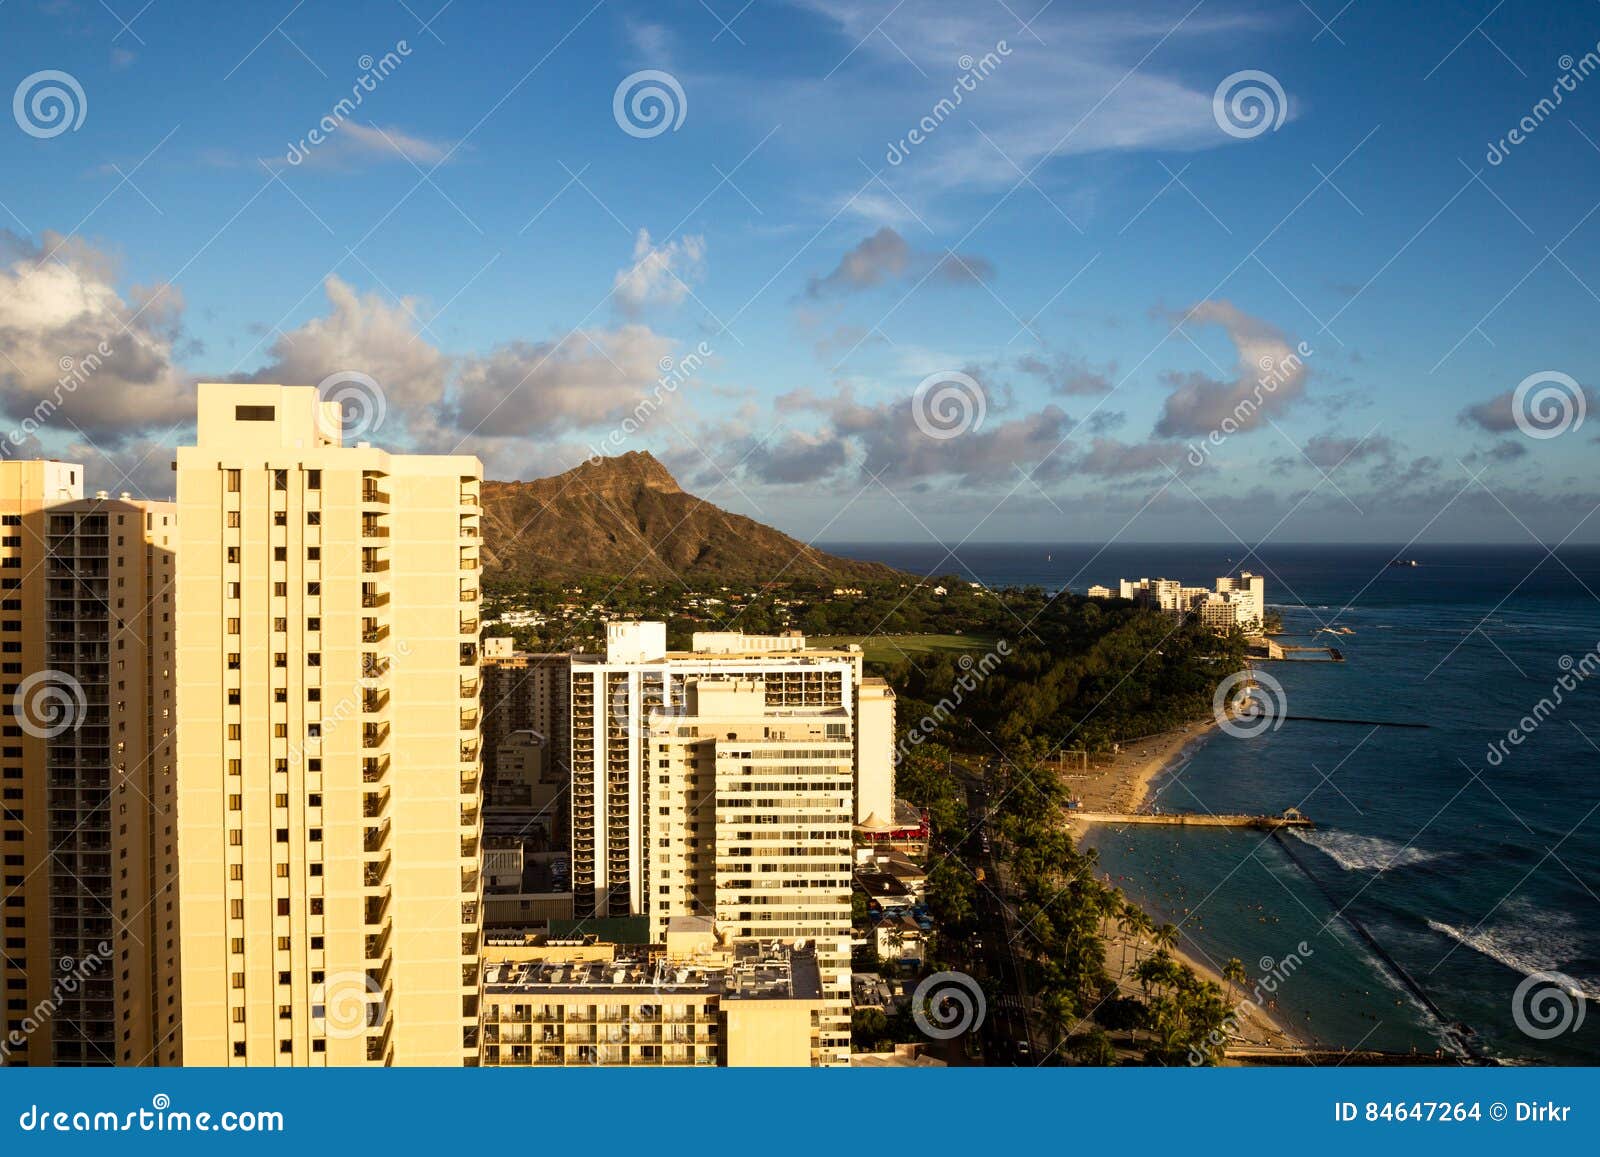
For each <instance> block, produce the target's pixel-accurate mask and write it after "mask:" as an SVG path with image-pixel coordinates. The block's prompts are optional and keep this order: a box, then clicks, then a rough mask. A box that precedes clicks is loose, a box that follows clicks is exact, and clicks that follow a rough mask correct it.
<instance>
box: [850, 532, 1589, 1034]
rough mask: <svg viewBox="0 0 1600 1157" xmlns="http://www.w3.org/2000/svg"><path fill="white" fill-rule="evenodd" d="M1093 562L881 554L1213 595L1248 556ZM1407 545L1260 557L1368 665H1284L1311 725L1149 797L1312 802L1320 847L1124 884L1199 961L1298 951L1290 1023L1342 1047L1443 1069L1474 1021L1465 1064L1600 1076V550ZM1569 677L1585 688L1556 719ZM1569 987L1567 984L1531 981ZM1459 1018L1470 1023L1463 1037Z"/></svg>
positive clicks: (1260, 958)
mask: <svg viewBox="0 0 1600 1157" xmlns="http://www.w3.org/2000/svg"><path fill="white" fill-rule="evenodd" d="M836 549H845V550H848V549H852V548H836ZM854 549H856V550H857V553H866V552H862V551H860V550H859V548H854ZM1097 549H1098V548H1095V547H1084V546H1048V545H1045V546H1035V545H1032V544H1029V545H1025V546H1012V547H996V546H986V547H975V548H963V549H962V550H961V551H960V555H961V563H960V564H958V563H956V562H954V561H950V560H946V561H944V562H942V563H939V562H938V560H939V556H940V555H941V554H942V553H943V552H942V550H940V549H938V548H932V549H930V548H923V547H918V548H911V547H906V548H877V549H875V550H873V551H872V552H870V553H871V555H872V557H876V558H880V559H882V560H883V561H886V562H890V563H893V564H895V565H899V566H904V567H907V569H917V567H918V564H919V563H920V564H921V566H922V567H924V568H927V569H931V570H933V571H934V572H936V573H950V572H952V571H966V573H968V574H969V575H970V576H972V577H976V578H979V579H981V580H982V581H984V582H986V583H989V584H991V585H1005V584H1011V583H1021V582H1028V583H1038V584H1039V585H1043V586H1046V587H1049V588H1052V589H1054V588H1059V587H1060V586H1062V585H1070V586H1071V587H1072V588H1073V589H1076V590H1080V591H1081V590H1082V589H1083V588H1084V587H1086V586H1087V585H1089V584H1090V583H1094V582H1105V583H1113V582H1114V580H1115V579H1117V578H1119V577H1141V576H1145V575H1148V576H1151V577H1155V576H1157V575H1161V576H1164V577H1172V578H1180V579H1183V580H1185V581H1188V582H1193V583H1196V584H1201V583H1208V582H1209V580H1210V579H1211V578H1212V577H1214V576H1215V575H1218V574H1223V573H1226V572H1227V571H1228V570H1229V569H1230V561H1229V556H1230V555H1232V556H1233V560H1234V561H1233V562H1232V564H1231V565H1232V567H1233V568H1234V569H1237V565H1238V562H1237V560H1238V558H1239V557H1240V556H1242V555H1243V553H1244V552H1243V550H1242V549H1240V548H1231V549H1230V548H1208V547H1195V546H1173V547H1166V548H1163V547H1151V546H1132V547H1124V546H1114V547H1110V548H1107V549H1106V550H1105V551H1104V552H1103V553H1102V554H1101V555H1100V556H1099V558H1097V559H1095V560H1094V561H1093V562H1092V563H1091V562H1090V561H1089V560H1090V558H1091V556H1093V555H1094V553H1095V551H1096V550H1097ZM1394 553H1395V549H1394V548H1381V547H1269V548H1263V549H1262V551H1261V553H1260V555H1259V556H1258V557H1257V558H1255V559H1252V560H1250V562H1249V563H1248V564H1247V565H1250V566H1252V567H1253V568H1254V569H1257V570H1262V571H1265V573H1266V574H1267V576H1268V589H1267V598H1268V603H1269V605H1271V606H1274V607H1276V608H1278V609H1279V610H1280V611H1281V613H1282V614H1283V618H1284V625H1285V629H1286V631H1287V632H1288V634H1289V637H1286V638H1284V639H1283V640H1282V641H1284V642H1287V643H1291V644H1304V645H1311V644H1319V643H1326V642H1328V641H1330V640H1331V641H1334V642H1335V644H1336V645H1337V646H1338V647H1339V648H1340V650H1341V651H1342V652H1343V653H1344V655H1345V657H1346V660H1347V661H1346V662H1344V663H1339V664H1335V663H1307V662H1302V663H1273V664H1269V665H1267V666H1266V667H1265V671H1266V673H1267V674H1270V675H1271V676H1273V677H1274V678H1276V679H1277V680H1279V682H1280V683H1281V685H1282V687H1283V700H1284V702H1285V704H1286V714H1287V715H1288V716H1289V718H1287V719H1286V720H1285V721H1283V722H1282V723H1281V726H1279V727H1278V729H1276V730H1270V731H1267V732H1265V733H1263V734H1261V735H1259V736H1256V737H1254V738H1247V739H1241V738H1234V737H1231V736H1228V735H1222V734H1219V735H1217V736H1216V737H1215V738H1213V739H1212V740H1210V741H1208V742H1207V743H1206V744H1204V745H1202V746H1201V747H1200V748H1199V749H1198V750H1197V751H1196V752H1194V753H1193V755H1192V758H1191V759H1190V760H1189V761H1188V762H1187V763H1185V764H1184V765H1182V766H1181V767H1179V768H1177V769H1175V770H1173V771H1172V772H1170V773H1169V774H1167V775H1164V776H1163V777H1161V778H1160V779H1158V780H1157V782H1156V783H1155V784H1154V785H1153V788H1154V791H1155V793H1156V798H1155V800H1154V802H1156V803H1157V804H1159V806H1161V807H1162V808H1164V809H1166V810H1173V811H1191V810H1192V811H1203V810H1204V811H1213V812H1277V811H1281V810H1282V809H1283V808H1285V807H1288V806H1299V807H1301V808H1303V810H1305V811H1306V812H1307V813H1309V814H1310V815H1311V817H1312V818H1313V819H1314V820H1315V821H1316V824H1317V828H1316V830H1315V831H1312V832H1308V833H1303V834H1300V833H1290V834H1285V835H1283V836H1281V837H1280V836H1266V835H1263V834H1262V833H1258V832H1250V831H1244V830H1226V829H1210V830H1208V829H1178V828H1159V827H1144V828H1129V829H1122V830H1105V831H1100V832H1097V833H1095V834H1094V835H1093V837H1092V840H1093V844H1094V846H1096V847H1097V848H1098V849H1099V853H1100V857H1101V863H1102V866H1103V867H1104V869H1105V871H1106V872H1108V873H1109V874H1110V875H1111V876H1112V877H1113V879H1114V880H1115V881H1116V882H1117V883H1118V884H1119V886H1121V887H1123V888H1124V889H1125V890H1126V891H1127V892H1128V893H1129V894H1130V895H1132V896H1134V897H1135V898H1137V899H1139V900H1140V901H1142V902H1144V903H1145V904H1146V905H1147V906H1148V907H1150V908H1151V909H1153V910H1154V912H1155V913H1157V914H1159V915H1160V916H1161V917H1163V918H1165V919H1168V920H1171V921H1172V922H1173V923H1176V924H1178V925H1179V927H1180V929H1181V932H1182V936H1183V943H1184V947H1185V948H1186V949H1187V950H1189V951H1191V952H1194V953H1196V954H1197V955H1200V956H1203V957H1205V958H1207V959H1209V960H1211V961H1212V962H1214V963H1216V964H1218V965H1220V964H1221V962H1223V961H1224V960H1226V959H1227V958H1228V957H1230V956H1237V957H1239V958H1240V959H1241V960H1242V961H1243V962H1244V964H1245V966H1246V970H1247V972H1248V973H1249V974H1250V975H1251V977H1252V978H1255V977H1257V976H1258V975H1260V974H1261V972H1262V970H1263V969H1266V968H1269V967H1270V966H1273V965H1276V964H1277V963H1278V962H1279V961H1282V960H1284V959H1285V958H1286V957H1287V956H1289V955H1290V954H1295V955H1298V956H1301V957H1302V958H1303V964H1301V965H1300V966H1299V967H1298V969H1297V971H1295V972H1294V974H1293V975H1292V976H1290V977H1288V978H1287V979H1286V980H1284V981H1283V982H1282V983H1281V985H1280V986H1279V988H1278V991H1277V993H1276V996H1275V1000H1276V1006H1277V1011H1278V1012H1279V1013H1280V1014H1281V1015H1282V1016H1283V1018H1284V1019H1285V1020H1286V1021H1288V1022H1290V1023H1292V1024H1294V1025H1296V1026H1298V1027H1300V1028H1301V1029H1303V1030H1304V1031H1306V1032H1308V1033H1309V1034H1311V1035H1312V1036H1314V1037H1315V1038H1316V1039H1318V1040H1320V1041H1323V1042H1325V1043H1327V1044H1330V1045H1341V1046H1350V1047H1354V1046H1356V1045H1361V1046H1363V1047H1367V1048H1381V1049H1388V1050H1400V1051H1404V1050H1409V1049H1412V1048H1416V1049H1419V1050H1422V1051H1429V1052H1431V1051H1433V1050H1434V1049H1435V1048H1438V1047H1454V1045H1455V1044H1456V1043H1457V1042H1458V1041H1459V1040H1460V1039H1463V1037H1462V1036H1461V1035H1460V1034H1462V1033H1463V1032H1464V1031H1465V1030H1470V1035H1465V1036H1464V1039H1465V1040H1466V1041H1467V1043H1468V1047H1470V1048H1472V1049H1473V1050H1475V1051H1478V1052H1481V1053H1483V1054H1485V1055H1488V1056H1492V1057H1496V1058H1499V1059H1503V1060H1507V1061H1514V1062H1515V1061H1531V1062H1543V1063H1565V1064H1572V1063H1596V1062H1600V1013H1597V1014H1595V1015H1593V1016H1590V1015H1588V1013H1589V1011H1590V1010H1589V1009H1588V1008H1587V1007H1586V1003H1585V1002H1588V1003H1592V1002H1593V1000H1594V999H1595V998H1596V997H1600V813H1597V810H1596V809H1597V808H1600V780H1597V777H1596V772H1597V771H1600V747H1596V746H1595V744H1600V670H1596V671H1595V674H1594V676H1593V677H1592V678H1588V679H1586V680H1585V679H1581V678H1579V673H1580V672H1581V671H1583V670H1584V669H1585V663H1584V656H1585V655H1589V656H1590V659H1589V662H1590V663H1593V662H1594V661H1595V660H1594V656H1593V652H1594V651H1595V649H1596V647H1597V646H1600V598H1596V595H1595V592H1600V550H1597V549H1595V548H1578V549H1570V550H1569V549H1563V550H1562V551H1561V552H1560V553H1559V555H1558V556H1556V557H1555V558H1550V557H1546V555H1545V552H1544V550H1543V549H1542V548H1515V547H1513V548H1484V547H1412V548H1410V549H1408V550H1407V551H1406V552H1405V553H1406V555H1407V557H1415V558H1417V559H1418V560H1419V561H1420V562H1421V563H1422V564H1423V565H1421V566H1419V567H1417V568H1415V569H1412V568H1406V569H1395V568H1387V567H1385V565H1384V563H1385V562H1386V561H1387V560H1388V559H1389V558H1391V557H1393V555H1394ZM1046 556H1049V557H1046ZM936 564H938V565H936ZM1324 627H1334V628H1337V629H1345V628H1348V629H1349V630H1350V631H1352V632H1353V633H1352V634H1340V635H1339V636H1338V637H1337V639H1333V637H1332V636H1330V635H1328V634H1326V633H1320V634H1319V633H1318V632H1319V630H1320V629H1321V628H1324ZM1568 663H1570V664H1572V666H1573V670H1572V671H1571V672H1568V671H1567V669H1566V666H1565V665H1566V664H1568ZM1563 674H1566V675H1567V677H1568V679H1569V681H1571V682H1572V683H1573V684H1574V686H1573V688H1572V689H1571V690H1563V692H1562V700H1563V701H1562V702H1561V703H1560V704H1559V705H1554V704H1553V696H1552V691H1553V688H1554V687H1555V685H1556V682H1557V680H1558V678H1559V677H1561V676H1562V675H1563ZM1541 699H1551V700H1552V705H1553V710H1552V711H1550V712H1549V713H1548V715H1547V716H1546V717H1544V718H1542V719H1538V720H1530V721H1529V722H1532V723H1534V726H1533V728H1532V729H1531V733H1530V734H1529V735H1528V737H1527V738H1526V740H1525V741H1524V742H1523V743H1521V744H1520V745H1510V744H1506V746H1505V748H1504V752H1505V754H1504V756H1503V758H1500V759H1499V761H1498V763H1494V762H1491V760H1490V745H1491V744H1494V743H1497V742H1501V743H1503V742H1504V741H1505V740H1506V738H1507V732H1508V729H1511V728H1513V727H1518V726H1519V721H1520V720H1522V719H1523V718H1524V716H1526V715H1528V713H1529V712H1531V711H1533V710H1534V707H1535V704H1537V703H1539V702H1540V700H1541ZM1300 715H1312V716H1326V717H1339V718H1357V719H1373V720H1392V721H1400V722H1423V723H1427V724H1429V727H1428V728H1427V729H1423V730H1402V729H1391V728H1374V727H1371V726H1369V725H1345V724H1329V723H1314V722H1304V721H1300V720H1297V719H1295V718H1293V717H1294V716H1300ZM1281 841H1288V842H1289V848H1288V849H1286V848H1285V846H1284V843H1283V842H1281ZM1289 850H1292V851H1293V852H1294V853H1295V856H1294V857H1291V856H1290V855H1289V854H1288V851H1289ZM1296 860H1298V863H1297V862H1296ZM1358 928H1364V929H1365V930H1366V932H1367V933H1368V934H1369V935H1370V936H1371V937H1372V939H1373V940H1374V941H1376V944H1377V946H1378V947H1377V949H1376V950H1375V949H1374V948H1373V947H1372V946H1371V945H1369V944H1368V943H1367V942H1366V941H1365V940H1364V939H1363V938H1362V937H1361V935H1360V934H1359V933H1358V931H1357V929H1358ZM1302 943H1304V944H1305V946H1306V949H1307V950H1308V951H1305V952H1300V951H1299V945H1301V944H1302ZM1384 956H1387V957H1388V958H1390V960H1392V962H1393V963H1392V964H1389V963H1385V962H1384V960H1383V957H1384ZM1397 970H1403V971H1404V972H1405V973H1406V974H1408V975H1409V976H1410V977H1411V979H1412V981H1413V982H1414V984H1415V986H1416V988H1417V989H1420V990H1421V992H1422V994H1424V997H1425V999H1423V998H1419V997H1418V996H1417V995H1415V993H1414V992H1413V991H1412V989H1410V988H1409V987H1408V986H1407V985H1405V984H1404V983H1402V982H1401V980H1400V979H1399V975H1398V971H1397ZM1550 971H1554V972H1559V973H1561V974H1563V976H1565V977H1566V978H1567V980H1565V981H1560V982H1557V983H1556V984H1555V986H1554V987H1553V988H1552V987H1550V986H1549V985H1546V984H1544V983H1542V982H1539V981H1531V982H1528V983H1527V984H1524V982H1525V981H1526V980H1527V978H1528V977H1529V976H1530V975H1531V974H1535V973H1540V972H1550ZM1519 986H1521V991H1520V993H1519ZM1569 986H1570V991H1569ZM1430 1003H1431V1006H1432V1007H1430ZM1519 1010H1520V1014H1519ZM1519 1015H1520V1020H1521V1021H1522V1022H1523V1023H1524V1024H1526V1025H1527V1026H1528V1027H1530V1028H1531V1029H1532V1030H1533V1032H1532V1033H1530V1032H1526V1031H1523V1028H1522V1027H1520V1026H1519ZM1542 1018H1547V1019H1542ZM1452 1026H1464V1029H1462V1028H1458V1029H1457V1034H1458V1035H1457V1037H1456V1038H1455V1040H1453V1039H1452V1033H1451V1031H1450V1030H1451V1027H1452ZM1556 1028H1559V1029H1560V1031H1554V1032H1553V1031H1551V1030H1553V1029H1556Z"/></svg>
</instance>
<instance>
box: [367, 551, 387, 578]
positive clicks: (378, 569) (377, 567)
mask: <svg viewBox="0 0 1600 1157" xmlns="http://www.w3.org/2000/svg"><path fill="white" fill-rule="evenodd" d="M388 569H389V560H388V559H386V558H379V557H378V556H377V555H376V554H369V553H368V552H367V551H365V550H364V551H362V558H361V573H362V574H383V573H384V572H385V571H387V570H388Z"/></svg>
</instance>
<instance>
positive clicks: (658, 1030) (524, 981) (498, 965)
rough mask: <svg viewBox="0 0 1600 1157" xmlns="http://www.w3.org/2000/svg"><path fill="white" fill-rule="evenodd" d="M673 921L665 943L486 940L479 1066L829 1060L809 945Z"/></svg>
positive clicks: (743, 1063) (819, 982)
mask: <svg viewBox="0 0 1600 1157" xmlns="http://www.w3.org/2000/svg"><path fill="white" fill-rule="evenodd" d="M674 923H675V927H674V930H673V932H672V933H670V934H669V938H668V945H667V947H666V948H665V950H661V949H647V948H626V947H619V946H615V945H612V946H605V945H597V944H594V943H592V942H583V943H572V942H566V943H554V944H547V945H544V946H533V945H528V946H517V947H510V946H508V947H503V948H501V947H497V946H495V945H493V944H490V945H489V946H487V947H486V948H485V963H484V967H483V993H482V997H481V999H480V1001H479V1007H480V1010H481V1017H482V1031H481V1033H480V1034H479V1039H480V1061H481V1064H482V1065H483V1066H485V1067H490V1066H494V1067H508V1066H511V1067H524V1066H525V1067H564V1066H587V1065H614V1066H627V1067H661V1066H725V1067H748V1066H764V1067H807V1066H812V1065H816V1064H819V1063H823V1061H824V1060H825V1059H827V1058H826V1057H825V1051H824V1049H823V1044H822V1040H821V1022H822V1013H823V1006H824V998H823V991H822V979H821V973H820V972H819V970H818V967H817V958H816V955H815V953H814V952H812V951H811V950H810V949H809V948H808V947H802V946H799V945H794V944H783V943H780V942H778V941H772V940H760V941H758V940H736V941H732V942H729V943H727V944H721V943H718V942H717V941H716V938H715V936H714V934H713V933H712V931H711V926H710V922H709V921H701V920H693V919H689V920H683V921H675V922H674ZM608 948H609V951H607V949H608Z"/></svg>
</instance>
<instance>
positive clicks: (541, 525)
mask: <svg viewBox="0 0 1600 1157" xmlns="http://www.w3.org/2000/svg"><path fill="white" fill-rule="evenodd" d="M483 513H484V546H485V555H486V561H487V562H488V564H489V566H488V577H492V578H524V579H530V578H587V577H593V576H599V575H625V576H632V577H635V578H641V579H645V578H648V579H658V580H660V579H670V578H681V577H686V576H699V577H712V576H717V577H722V578H738V579H748V580H757V581H767V580H772V579H779V578H809V579H819V578H827V579H839V580H855V581H859V580H884V579H890V578H900V577H903V576H901V575H900V573H899V572H898V571H896V570H894V569H892V568H890V567H886V566H884V565H882V564H881V563H875V562H859V561H857V560H854V559H845V558H838V557H836V556H834V555H830V554H825V553H823V552H822V551H820V550H817V549H816V548H815V547H812V546H809V545H807V544H805V543H803V542H799V541H797V540H796V539H793V538H790V537H789V536H788V535H786V534H783V533H781V532H779V531H777V530H774V529H772V528H771V527H769V526H763V525H762V524H761V523H759V522H756V521H754V520H753V519H749V518H746V517H744V516H743V515H740V514H734V513H732V512H730V511H726V510H721V509H719V508H718V507H716V506H713V505H712V504H711V503H709V502H706V501H704V500H702V499H699V498H696V497H694V496H693V495H691V494H688V493H686V492H685V491H684V490H683V488H682V487H680V486H679V485H678V482H677V480H676V479H675V478H673V477H672V474H671V472H670V471H668V470H667V468H666V467H665V466H663V465H662V464H661V463H660V462H659V461H658V460H657V459H656V457H655V455H653V454H651V453H649V452H648V451H645V450H630V451H629V452H628V453H626V454H618V455H616V456H615V457H609V458H608V457H596V458H590V459H588V460H586V461H584V462H582V463H580V464H579V465H577V466H575V467H573V468H572V469H571V470H568V471H566V472H565V473H564V474H557V475H556V476H555V477H553V478H540V479H536V480H534V481H532V482H491V481H485V482H484V484H483Z"/></svg>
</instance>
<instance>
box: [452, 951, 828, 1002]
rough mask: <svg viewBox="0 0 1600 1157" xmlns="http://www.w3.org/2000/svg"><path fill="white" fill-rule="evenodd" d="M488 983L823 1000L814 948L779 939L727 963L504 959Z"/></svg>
mask: <svg viewBox="0 0 1600 1157" xmlns="http://www.w3.org/2000/svg"><path fill="white" fill-rule="evenodd" d="M483 983H484V989H485V991H486V992H487V993H490V994H492V995H498V996H526V997H529V998H533V999H537V998H539V997H558V996H559V997H571V996H584V995H589V996H594V997H596V998H598V999H606V1000H610V999H616V998H620V997H624V996H656V997H659V998H661V999H663V1000H665V999H670V998H672V997H674V996H691V997H711V996H717V997H721V998H722V999H723V1000H783V999H793V1000H820V999H821V998H822V974H821V972H820V971H819V970H818V968H817V957H816V954H815V952H813V951H811V950H809V949H799V948H793V947H790V946H788V945H785V944H780V943H778V942H776V941H741V942H739V943H736V944H735V945H734V946H733V949H732V959H731V961H729V962H726V963H724V962H722V961H720V960H719V961H715V962H699V961H674V960H666V959H664V958H660V957H654V956H652V954H650V953H647V952H637V951H635V952H627V953H624V954H620V955H618V956H617V958H616V959H614V960H596V961H550V960H516V961H500V962H497V963H494V964H490V965H487V966H486V967H485V969H484V974H483Z"/></svg>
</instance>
